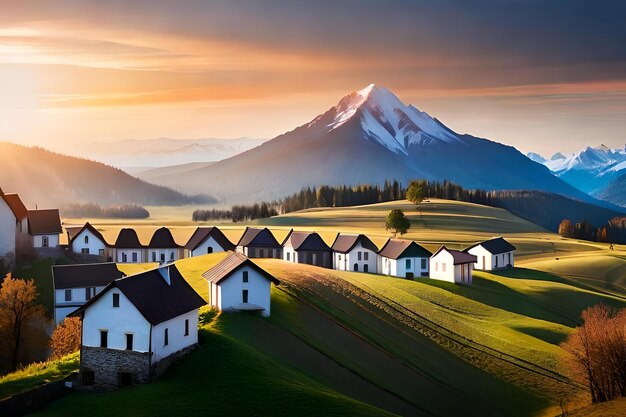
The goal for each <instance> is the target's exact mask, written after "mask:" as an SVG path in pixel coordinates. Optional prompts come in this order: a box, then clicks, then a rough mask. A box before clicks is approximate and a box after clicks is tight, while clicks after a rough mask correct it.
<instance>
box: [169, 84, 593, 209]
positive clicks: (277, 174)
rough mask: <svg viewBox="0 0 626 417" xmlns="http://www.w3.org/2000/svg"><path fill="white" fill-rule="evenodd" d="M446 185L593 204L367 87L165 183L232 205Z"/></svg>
mask: <svg viewBox="0 0 626 417" xmlns="http://www.w3.org/2000/svg"><path fill="white" fill-rule="evenodd" d="M413 178H425V179H431V180H443V179H449V180H451V181H454V182H456V183H459V184H461V185H463V186H464V187H467V188H484V189H540V190H546V191H552V192H557V193H561V194H564V195H568V196H571V197H574V198H578V199H583V200H591V198H590V197H589V196H587V195H585V194H584V193H582V192H580V191H578V190H576V189H575V188H573V187H571V186H569V185H567V184H565V183H564V182H563V181H561V180H559V179H558V178H556V177H554V176H553V175H552V174H551V173H550V171H549V170H548V169H547V168H546V167H544V166H542V165H540V164H537V163H535V162H532V161H531V160H529V159H528V158H527V157H525V156H524V155H522V154H521V153H520V152H518V151H517V150H516V149H515V148H513V147H511V146H505V145H502V144H499V143H496V142H492V141H489V140H486V139H481V138H477V137H474V136H470V135H460V134H457V133H455V132H453V131H452V130H450V129H448V128H447V127H446V126H444V125H443V124H442V123H441V122H439V121H438V120H437V119H435V118H432V117H430V116H429V115H428V114H426V113H424V112H420V111H419V110H418V109H416V108H415V107H413V106H405V105H404V104H403V103H402V102H401V101H400V100H399V99H398V98H397V97H396V96H395V95H394V94H393V93H391V92H390V91H389V90H387V89H385V88H382V87H376V86H373V85H371V86H369V87H367V88H366V89H364V90H361V91H359V92H355V93H352V94H350V95H348V96H346V97H344V98H343V99H341V101H340V102H339V103H338V104H337V105H336V106H335V107H333V108H331V109H330V110H328V111H327V112H325V113H324V114H322V115H320V116H318V117H317V118H315V119H314V120H313V121H311V122H310V123H308V124H305V125H303V126H300V127H298V128H296V129H295V130H293V131H291V132H288V133H285V134H283V135H280V136H278V137H276V138H274V139H272V140H270V141H269V142H266V143H264V144H262V145H261V146H259V147H257V148H254V149H252V150H249V151H246V152H243V153H242V154H240V155H237V156H235V157H232V158H229V159H226V160H223V161H220V162H217V163H215V164H213V165H211V166H209V167H205V168H201V169H197V170H194V171H190V172H188V173H186V174H185V175H180V176H177V175H172V176H169V177H168V178H164V179H163V180H162V182H161V184H163V185H167V186H172V187H177V188H179V189H181V190H185V191H186V192H193V193H197V192H200V191H201V190H202V191H203V190H207V191H208V192H209V193H211V194H212V195H215V196H216V197H218V198H220V199H224V200H226V201H228V202H242V201H254V200H261V199H272V198H279V197H282V196H284V195H286V194H289V193H292V192H295V191H297V190H299V189H300V188H302V187H303V186H308V185H319V184H329V185H334V184H349V183H352V184H359V183H381V182H383V181H384V180H385V179H397V180H399V181H402V182H404V183H407V182H408V181H409V180H410V179H413Z"/></svg>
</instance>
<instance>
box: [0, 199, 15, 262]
mask: <svg viewBox="0 0 626 417" xmlns="http://www.w3.org/2000/svg"><path fill="white" fill-rule="evenodd" d="M16 222H17V217H16V215H15V214H14V212H13V210H12V209H11V206H10V205H9V201H8V200H7V198H6V197H5V194H4V193H3V192H2V190H1V189H0V258H1V260H2V262H3V264H4V265H5V266H12V265H13V264H14V263H15V236H16Z"/></svg>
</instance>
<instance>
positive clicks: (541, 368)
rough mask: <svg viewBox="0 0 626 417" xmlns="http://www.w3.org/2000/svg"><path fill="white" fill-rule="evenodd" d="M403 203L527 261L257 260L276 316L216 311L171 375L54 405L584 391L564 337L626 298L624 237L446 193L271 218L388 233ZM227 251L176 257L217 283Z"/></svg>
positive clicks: (213, 404)
mask: <svg viewBox="0 0 626 417" xmlns="http://www.w3.org/2000/svg"><path fill="white" fill-rule="evenodd" d="M395 207H400V208H402V209H403V210H405V212H407V214H408V215H409V217H410V218H411V220H412V225H413V227H412V229H411V232H410V233H409V234H408V235H407V236H408V237H409V238H413V239H415V240H418V241H420V242H424V243H425V245H426V246H428V247H430V248H435V247H437V246H438V245H439V244H440V242H446V244H449V245H450V246H453V247H463V246H465V245H467V244H469V243H473V242H476V241H478V240H481V239H484V238H488V237H491V236H493V235H496V234H497V235H499V234H503V235H505V236H506V237H507V239H510V240H511V241H512V242H513V243H514V244H515V245H516V246H517V247H518V254H517V255H518V256H517V258H516V261H517V265H519V267H518V268H515V269H512V270H506V271H502V272H498V273H487V272H476V273H475V279H474V285H472V286H458V285H453V284H448V283H441V282H437V281H431V280H428V279H416V280H414V281H409V280H404V279H397V278H390V277H384V276H379V275H373V274H363V273H350V272H340V271H333V270H327V269H321V268H316V267H311V266H304V265H295V264H288V263H285V262H282V261H278V260H258V263H259V264H260V265H261V266H262V267H263V268H265V269H267V270H268V271H270V272H271V273H273V274H274V275H276V276H277V277H278V278H279V279H280V280H281V281H282V285H280V286H279V287H275V288H273V290H272V316H271V317H270V318H269V319H262V318H259V317H256V316H252V315H248V314H221V315H218V316H217V317H216V318H215V319H214V320H213V322H212V323H211V324H210V325H206V326H204V327H203V328H202V329H201V348H200V349H198V350H197V351H195V352H193V353H192V354H190V355H189V357H188V358H186V359H185V360H183V361H182V362H181V363H180V364H179V365H177V366H175V367H173V368H172V369H171V370H170V371H169V372H168V373H167V374H166V375H165V376H163V377H162V378H160V379H158V380H157V381H155V382H153V383H151V384H149V385H145V386H134V387H130V388H125V389H122V390H119V391H117V392H113V393H108V394H98V395H94V394H85V393H81V394H72V395H70V396H68V397H65V398H63V399H61V400H59V401H57V402H55V403H53V404H52V405H51V406H50V407H49V408H48V409H47V410H45V411H44V412H42V413H41V414H42V415H63V416H72V415H84V414H86V413H89V414H94V415H116V414H118V415H119V414H122V415H146V416H148V415H149V416H160V415H163V416H165V415H172V414H174V415H182V414H184V415H206V414H215V415H233V416H236V415H237V416H238V415H290V416H291V415H385V413H392V414H400V415H437V416H448V415H454V416H456V415H468V416H516V415H519V416H526V415H546V416H548V415H550V416H555V415H558V414H560V412H559V409H558V404H559V401H560V400H561V399H563V400H564V401H565V402H567V403H568V404H571V405H572V406H574V405H576V404H578V402H579V401H585V394H584V391H583V390H581V388H580V387H579V386H578V385H577V384H575V383H574V382H573V381H571V380H570V379H569V378H568V376H567V375H566V372H565V370H564V369H562V368H561V366H560V359H561V358H562V356H563V355H564V352H563V351H562V350H561V348H560V347H559V346H558V344H559V343H560V342H561V341H562V340H563V339H564V338H565V337H566V336H567V334H569V333H570V332H571V331H572V330H573V329H574V328H575V327H576V325H577V324H578V323H579V317H580V313H581V311H582V310H583V309H585V308H586V307H588V306H590V305H593V304H596V303H599V302H604V303H607V304H609V305H612V306H615V307H626V291H624V282H623V274H622V273H621V271H623V268H626V267H625V265H626V260H625V259H626V251H625V248H624V247H623V246H622V247H616V249H615V250H613V251H611V250H609V249H608V247H607V246H606V245H603V244H597V243H590V242H581V241H576V240H571V239H562V238H561V237H559V236H557V235H554V234H551V233H548V232H546V231H545V230H543V229H541V228H538V227H537V226H534V225H532V224H530V223H528V222H525V221H524V220H521V219H519V218H516V217H515V216H512V215H510V214H509V213H507V212H506V211H503V210H499V209H493V208H489V207H483V206H477V205H474V204H468V203H457V202H448V201H433V202H430V203H427V204H424V206H423V208H422V213H421V215H420V213H418V212H416V211H415V210H414V209H413V207H412V206H410V205H408V204H406V203H402V202H400V203H398V202H396V203H384V204H377V205H372V206H363V207H354V208H341V209H321V210H307V211H305V212H301V213H292V214H289V215H285V216H279V217H276V218H272V219H265V220H263V221H259V222H258V223H260V224H268V225H270V227H272V228H273V229H275V230H276V231H277V232H278V233H280V234H284V233H286V231H287V230H288V228H290V227H296V228H298V229H309V230H312V229H315V230H318V231H320V232H322V234H323V236H324V238H325V239H326V240H332V238H333V236H334V234H335V233H336V232H338V231H351V232H357V231H358V232H363V233H367V234H369V235H371V236H372V237H373V238H374V240H375V241H376V242H377V243H380V242H382V241H383V240H384V239H385V238H386V237H387V236H389V234H388V233H387V232H385V231H384V226H383V225H384V217H385V215H386V213H387V212H388V211H389V210H390V209H391V208H395ZM231 233H236V231H235V230H234V229H233V230H231ZM223 256H224V254H219V253H218V254H213V255H207V256H203V257H198V258H193V259H186V260H182V261H179V262H177V265H178V267H179V268H180V270H181V272H182V273H183V275H184V276H185V278H186V279H187V280H188V281H189V282H190V283H191V285H192V286H193V287H194V288H195V289H196V290H197V291H198V292H199V293H200V294H201V295H203V296H205V297H206V296H207V286H206V282H205V281H204V279H203V278H202V277H201V274H202V273H203V272H204V271H206V270H207V269H209V268H210V267H211V266H212V265H214V264H215V263H217V262H219V260H221V259H222V258H223ZM556 258H559V260H556ZM151 266H152V265H149V264H146V265H133V266H128V265H120V268H121V269H123V270H126V271H127V272H137V271H138V270H140V269H142V268H148V267H151ZM0 388H1V382H0ZM383 410H384V411H383Z"/></svg>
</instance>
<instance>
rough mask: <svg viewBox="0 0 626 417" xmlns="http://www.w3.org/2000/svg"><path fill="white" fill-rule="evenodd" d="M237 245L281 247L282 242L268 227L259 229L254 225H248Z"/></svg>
mask: <svg viewBox="0 0 626 417" xmlns="http://www.w3.org/2000/svg"><path fill="white" fill-rule="evenodd" d="M237 246H250V247H264V248H267V247H273V248H279V247H280V243H278V241H277V240H276V238H275V237H274V235H273V234H272V232H270V230H269V229H268V228H267V227H264V228H263V229H257V228H254V227H246V230H245V231H244V232H243V235H242V236H241V239H239V243H237Z"/></svg>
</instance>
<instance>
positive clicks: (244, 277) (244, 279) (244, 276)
mask: <svg viewBox="0 0 626 417" xmlns="http://www.w3.org/2000/svg"><path fill="white" fill-rule="evenodd" d="M243 282H248V271H243Z"/></svg>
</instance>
